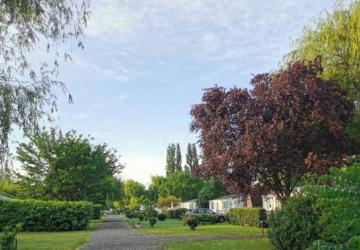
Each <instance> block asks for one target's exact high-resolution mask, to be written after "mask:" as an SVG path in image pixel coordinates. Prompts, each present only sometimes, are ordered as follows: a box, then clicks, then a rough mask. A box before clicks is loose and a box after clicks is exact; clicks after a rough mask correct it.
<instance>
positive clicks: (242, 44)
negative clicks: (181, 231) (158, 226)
mask: <svg viewBox="0 0 360 250" xmlns="http://www.w3.org/2000/svg"><path fill="white" fill-rule="evenodd" d="M333 4H334V1H333V0H317V1H314V0H302V1H297V0H269V1H264V0H229V1H227V0H206V1H205V0H152V1H150V0H149V1H148V0H146V1H145V0H142V1H140V0H93V1H92V7H91V10H92V14H91V21H90V23H89V26H88V28H87V30H86V38H85V39H84V42H85V49H84V50H76V49H74V50H73V54H72V56H73V61H72V62H71V63H67V64H66V65H62V66H61V74H60V78H61V79H62V80H63V81H65V82H66V84H67V86H68V89H69V91H70V92H71V94H72V95H73V97H74V103H73V104H68V102H67V98H66V97H65V96H62V95H60V96H59V111H58V117H59V118H58V120H57V121H56V122H55V123H54V125H56V126H58V127H59V128H61V129H62V130H69V129H76V130H77V131H79V132H81V133H84V134H90V135H92V136H93V137H95V139H96V141H97V142H106V143H108V144H109V145H110V146H111V147H114V148H116V149H117V150H118V151H119V153H120V154H121V155H122V158H121V160H122V162H124V163H125V164H126V168H125V169H124V172H123V174H122V176H123V178H125V179H129V178H131V179H135V180H137V181H140V182H142V183H144V184H148V183H149V181H150V176H151V175H162V174H164V173H165V171H164V165H165V154H166V147H167V145H168V144H169V143H172V142H179V143H180V144H181V146H182V149H183V151H184V152H183V159H184V158H185V148H186V144H187V143H188V142H195V141H196V135H194V134H191V133H190V131H189V124H190V121H191V117H190V115H189V112H190V109H191V106H192V105H193V104H195V103H198V102H199V101H200V100H201V96H202V89H204V88H207V87H211V86H214V84H218V85H221V86H225V87H232V86H234V85H236V86H238V87H249V84H248V83H249V80H250V79H251V76H252V74H256V73H262V72H266V71H269V70H274V69H277V68H278V66H279V62H280V61H281V59H282V57H283V55H284V54H286V53H287V52H288V51H289V50H290V45H291V41H292V40H293V39H295V38H296V37H298V36H299V35H300V34H301V32H302V30H303V27H304V26H305V25H306V24H308V23H309V22H310V20H311V19H312V18H315V17H317V16H319V15H320V14H321V13H322V12H323V11H324V10H326V9H330V8H331V7H332V6H333Z"/></svg>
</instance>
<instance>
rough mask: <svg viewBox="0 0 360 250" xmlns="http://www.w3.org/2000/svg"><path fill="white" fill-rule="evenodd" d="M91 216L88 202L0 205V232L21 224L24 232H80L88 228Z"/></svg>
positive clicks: (4, 202)
mask: <svg viewBox="0 0 360 250" xmlns="http://www.w3.org/2000/svg"><path fill="white" fill-rule="evenodd" d="M92 213H93V205H92V203H89V202H66V201H40V200H12V201H0V229H1V228H4V227H5V226H7V225H9V226H15V225H17V224H21V225H22V230H24V231H73V230H82V229H86V228H87V226H88V225H89V222H90V219H91V215H92Z"/></svg>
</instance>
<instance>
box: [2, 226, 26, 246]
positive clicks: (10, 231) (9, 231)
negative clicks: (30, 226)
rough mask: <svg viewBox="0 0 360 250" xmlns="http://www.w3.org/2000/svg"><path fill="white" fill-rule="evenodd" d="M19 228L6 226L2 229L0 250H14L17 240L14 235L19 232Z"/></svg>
mask: <svg viewBox="0 0 360 250" xmlns="http://www.w3.org/2000/svg"><path fill="white" fill-rule="evenodd" d="M20 229H21V226H20V225H19V224H18V225H16V226H6V227H4V228H3V229H2V232H3V233H2V234H0V250H16V249H17V238H16V235H17V233H18V232H19V231H20Z"/></svg>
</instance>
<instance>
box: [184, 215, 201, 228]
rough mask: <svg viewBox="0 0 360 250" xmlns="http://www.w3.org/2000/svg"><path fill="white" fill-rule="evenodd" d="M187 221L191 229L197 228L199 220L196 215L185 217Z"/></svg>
mask: <svg viewBox="0 0 360 250" xmlns="http://www.w3.org/2000/svg"><path fill="white" fill-rule="evenodd" d="M185 223H186V225H188V226H189V227H190V229H191V230H195V228H196V227H197V226H198V225H199V220H198V219H197V218H196V217H193V216H191V217H185Z"/></svg>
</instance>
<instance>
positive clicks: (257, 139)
mask: <svg viewBox="0 0 360 250" xmlns="http://www.w3.org/2000/svg"><path fill="white" fill-rule="evenodd" d="M321 70H322V68H321V65H320V63H319V62H315V63H307V64H303V63H300V62H295V63H293V64H290V65H289V66H288V67H287V68H286V69H284V70H281V71H280V72H278V73H275V74H261V75H257V76H255V77H254V78H253V79H252V81H251V83H252V85H253V89H252V90H251V91H248V90H247V89H239V88H233V89H229V90H226V89H224V88H222V87H214V88H210V89H206V90H205V92H204V95H203V98H202V103H201V104H197V105H194V106H193V108H192V111H191V115H192V117H193V122H192V125H191V129H192V131H195V132H198V133H199V137H200V146H201V148H202V150H203V152H202V153H203V168H204V171H205V173H206V174H207V175H209V176H215V177H218V178H220V179H221V180H222V181H223V182H224V183H225V184H226V185H227V186H228V187H230V188H231V189H232V190H234V191H235V190H236V191H237V192H243V193H250V192H251V190H252V189H253V188H254V186H257V187H259V186H261V187H263V188H265V189H266V190H267V191H273V192H275V194H276V195H277V197H278V198H279V199H280V200H281V201H284V200H286V199H287V198H288V197H289V196H290V194H291V192H292V191H293V189H294V187H295V186H296V184H297V183H298V182H299V180H301V179H302V177H303V176H304V175H305V174H306V173H307V172H309V171H314V172H316V173H318V174H322V173H324V172H326V169H327V168H328V167H329V166H332V165H339V164H341V162H342V159H343V158H344V156H345V155H346V154H348V153H350V152H351V150H352V151H353V150H356V147H352V143H351V141H350V139H349V138H348V136H347V135H346V133H345V127H346V124H347V123H348V122H349V121H350V120H351V118H352V117H353V115H354V109H355V107H354V104H353V103H352V102H351V101H349V100H348V99H347V98H346V96H347V94H346V92H344V91H343V90H342V89H341V88H340V87H339V86H338V84H337V83H336V82H333V81H327V80H323V79H321V78H319V73H320V72H321Z"/></svg>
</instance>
